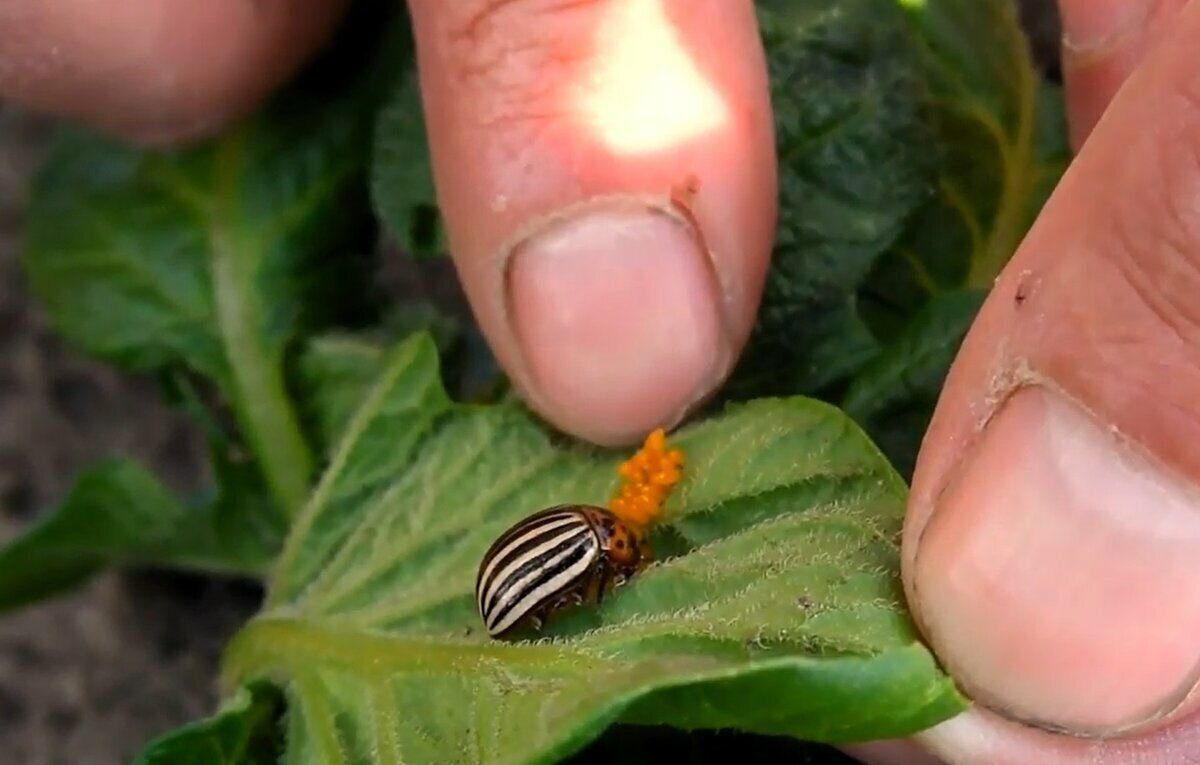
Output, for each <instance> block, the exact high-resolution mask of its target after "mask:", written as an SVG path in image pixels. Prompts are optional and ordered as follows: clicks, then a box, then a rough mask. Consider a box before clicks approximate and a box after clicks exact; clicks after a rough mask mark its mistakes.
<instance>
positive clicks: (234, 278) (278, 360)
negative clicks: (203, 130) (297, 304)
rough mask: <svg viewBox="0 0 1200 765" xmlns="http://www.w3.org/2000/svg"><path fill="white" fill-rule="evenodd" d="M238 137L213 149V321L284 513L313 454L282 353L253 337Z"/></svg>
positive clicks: (255, 320)
mask: <svg viewBox="0 0 1200 765" xmlns="http://www.w3.org/2000/svg"><path fill="white" fill-rule="evenodd" d="M242 143H243V140H242V136H241V134H237V135H234V136H230V137H229V138H227V139H225V140H224V141H223V143H222V145H221V147H220V149H219V151H218V154H217V174H218V190H217V195H216V199H215V200H214V204H213V207H212V209H211V216H212V217H211V225H210V238H211V243H212V252H213V262H212V272H213V292H214V294H215V300H216V312H217V323H218V326H219V328H220V334H221V340H222V344H223V345H224V348H225V354H226V357H227V359H228V362H229V374H230V380H231V387H232V390H230V391H228V394H229V396H230V399H231V403H232V405H233V409H234V413H235V415H236V416H237V419H238V423H239V425H240V426H241V429H242V433H243V435H244V436H245V438H246V440H247V442H248V443H249V446H250V449H251V450H252V451H253V452H254V455H255V457H257V459H258V462H259V464H260V465H261V466H262V471H263V475H264V477H265V478H266V482H267V486H268V488H269V489H270V491H271V495H272V496H273V497H274V498H275V501H276V503H277V504H278V505H279V508H280V509H281V510H282V511H283V513H284V515H285V516H286V517H287V518H292V517H294V516H295V515H296V513H297V512H299V510H300V507H301V506H302V505H303V503H304V501H305V499H306V497H307V496H308V491H309V478H310V476H311V474H312V466H313V458H312V454H311V453H310V451H309V448H308V443H307V442H306V441H305V439H304V435H303V433H302V432H301V429H300V423H299V420H298V418H297V416H296V413H295V411H294V409H293V407H292V402H291V398H290V397H289V396H288V393H287V387H286V385H285V384H284V379H283V354H282V351H281V350H273V349H268V348H264V347H263V344H262V342H261V337H260V331H261V330H260V327H261V326H262V317H261V313H260V307H259V305H258V302H257V299H256V292H255V290H254V289H253V288H252V286H251V285H252V284H253V282H254V279H255V277H256V270H257V267H258V265H259V264H260V262H261V260H262V253H261V252H260V250H261V247H262V245H261V242H258V241H255V240H254V239H253V238H249V237H244V236H242V237H239V236H238V233H239V232H238V230H237V228H236V225H235V219H236V213H235V204H234V203H235V201H236V198H237V178H238V174H239V172H240V169H241V159H242V155H243V149H242Z"/></svg>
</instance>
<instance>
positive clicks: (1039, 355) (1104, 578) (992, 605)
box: [903, 3, 1200, 762]
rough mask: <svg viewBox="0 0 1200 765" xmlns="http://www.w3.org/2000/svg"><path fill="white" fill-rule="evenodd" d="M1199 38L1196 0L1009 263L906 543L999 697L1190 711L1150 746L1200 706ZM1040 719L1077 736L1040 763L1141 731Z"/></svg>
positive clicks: (1107, 715)
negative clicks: (1199, 700) (1089, 738)
mask: <svg viewBox="0 0 1200 765" xmlns="http://www.w3.org/2000/svg"><path fill="white" fill-rule="evenodd" d="M1197 39H1200V4H1198V3H1191V4H1190V5H1188V6H1187V7H1186V8H1185V9H1184V10H1182V11H1181V12H1180V13H1179V14H1178V15H1177V17H1176V19H1175V23H1174V24H1173V25H1172V29H1171V30H1170V32H1169V33H1168V34H1167V35H1166V37H1165V38H1164V39H1163V41H1162V42H1161V43H1160V44H1159V45H1158V46H1156V47H1155V49H1154V50H1153V51H1151V52H1149V53H1148V54H1147V57H1146V59H1145V61H1144V62H1143V64H1142V65H1141V66H1140V67H1139V68H1138V69H1137V71H1136V72H1134V74H1133V75H1131V77H1130V80H1129V83H1128V87H1125V88H1122V89H1121V91H1120V92H1119V93H1118V94H1117V96H1116V97H1115V98H1114V100H1113V104H1112V106H1111V107H1110V109H1109V112H1108V113H1107V114H1106V116H1105V118H1104V120H1103V121H1102V122H1101V123H1100V124H1099V125H1098V126H1097V128H1096V131H1095V133H1094V134H1093V136H1092V137H1091V138H1090V139H1089V140H1088V144H1087V146H1085V147H1084V149H1083V151H1081V152H1080V154H1079V155H1078V157H1077V158H1076V160H1075V162H1074V163H1073V164H1072V166H1071V168H1070V169H1069V170H1068V171H1067V173H1066V175H1065V176H1064V178H1063V180H1062V182H1061V183H1060V185H1059V187H1058V188H1057V189H1056V191H1055V193H1054V195H1053V197H1052V198H1051V200H1050V201H1049V202H1048V204H1047V205H1046V208H1045V209H1044V210H1043V212H1042V215H1041V217H1040V218H1039V220H1038V222H1037V223H1036V224H1035V226H1034V228H1033V230H1032V231H1031V232H1030V234H1029V236H1028V237H1027V238H1026V240H1025V242H1023V244H1022V246H1021V248H1020V250H1019V252H1018V253H1017V255H1016V256H1015V258H1014V259H1013V261H1012V262H1011V263H1010V264H1009V266H1008V268H1007V269H1006V270H1005V272H1004V274H1002V276H1001V278H1000V279H999V280H998V281H997V283H996V285H995V288H994V290H993V292H992V294H991V295H990V297H989V299H988V301H987V303H986V304H985V306H984V308H983V310H982V311H981V313H980V315H979V317H978V319H977V321H976V323H975V325H974V326H973V327H972V330H971V332H970V333H969V335H968V337H967V339H966V341H965V342H964V344H963V346H962V349H961V351H960V354H959V356H958V358H957V360H956V362H955V365H954V368H953V369H952V371H951V374H950V376H949V378H948V380H947V383H946V386H945V388H944V391H943V394H942V398H941V400H940V402H939V404H938V408H937V411H936V413H935V416H934V419H933V421H932V423H931V425H930V428H929V431H928V433H927V435H926V440H925V446H924V448H923V451H922V453H921V456H920V459H919V461H918V466H917V470H916V474H915V476H914V480H913V487H912V493H911V498H910V505H909V514H908V518H907V522H906V527H905V536H904V544H903V563H904V568H903V572H904V577H905V585H906V590H907V594H908V597H909V602H910V604H911V605H912V608H913V611H914V615H915V617H916V619H917V621H918V623H919V625H920V626H921V628H922V631H923V632H924V634H925V635H926V637H927V638H928V639H929V641H930V643H931V645H932V646H933V648H934V650H935V651H936V653H937V655H938V657H939V658H940V659H941V661H942V662H943V663H944V665H945V666H946V667H947V668H948V669H949V670H950V671H951V673H952V674H953V675H954V676H955V678H956V680H957V681H958V682H959V684H960V685H961V686H962V687H963V688H964V689H965V691H966V692H967V693H968V694H969V695H970V696H971V697H973V698H974V699H975V700H976V701H977V702H978V703H979V704H980V705H981V706H982V707H984V708H987V709H991V710H993V711H994V712H995V713H997V714H998V715H1001V716H1004V717H1006V718H1009V719H1014V720H1019V721H1023V722H1026V723H1029V724H1030V725H1032V726H1037V727H1041V728H1044V729H1050V730H1063V731H1067V732H1069V733H1074V734H1086V735H1090V736H1095V737H1101V738H1105V737H1114V736H1118V735H1121V736H1125V737H1136V736H1137V735H1139V734H1140V733H1141V732H1142V731H1144V730H1146V729H1154V728H1156V727H1157V726H1161V725H1168V726H1169V731H1170V732H1169V733H1168V734H1163V735H1165V736H1166V738H1165V739H1163V738H1153V736H1154V735H1156V734H1144V735H1146V736H1150V738H1143V739H1142V740H1141V741H1140V742H1139V743H1137V744H1134V746H1145V747H1150V748H1149V749H1146V750H1145V751H1146V752H1150V753H1156V750H1155V749H1154V748H1153V747H1155V746H1160V747H1161V746H1166V744H1164V743H1163V741H1175V742H1178V741H1181V740H1192V741H1195V740H1196V735H1195V728H1196V726H1197V725H1200V720H1198V719H1197V717H1196V715H1195V714H1194V706H1195V703H1196V699H1197V696H1198V695H1197V694H1195V693H1193V690H1194V688H1195V686H1196V683H1197V672H1198V667H1200V555H1198V554H1197V553H1200V490H1198V484H1200V449H1197V448H1196V444H1197V443H1200V406H1197V402H1198V401H1200V300H1198V299H1197V295H1200V204H1197V200H1198V199H1200V67H1197V66H1196V55H1195V51H1196V47H1195V46H1196V40H1197ZM1148 115H1152V124H1148V119H1147V118H1148ZM972 719H974V718H972ZM969 724H970V723H963V724H962V725H964V726H966V725H969ZM967 729H968V730H970V729H969V728H967ZM951 730H956V729H955V728H953V726H951ZM957 730H959V731H961V730H963V728H962V727H960V728H957ZM1028 735H1029V736H1034V733H1029V734H1028ZM1038 735H1039V736H1041V738H1038V740H1039V741H1053V742H1054V746H1056V747H1058V748H1059V749H1062V750H1063V751H1064V752H1067V753H1068V754H1069V755H1070V757H1069V758H1068V757H1067V755H1063V756H1062V757H1056V758H1051V759H1048V760H1047V759H1041V760H1039V761H1053V762H1073V761H1081V762H1082V761H1085V760H1084V759H1082V758H1084V757H1085V756H1098V754H1097V753H1100V754H1103V753H1106V752H1120V751H1125V752H1129V751H1131V750H1130V749H1128V748H1125V749H1122V748H1121V747H1128V746H1131V745H1130V744H1128V743H1121V744H1116V743H1110V744H1103V745H1101V744H1097V743H1096V742H1081V741H1079V740H1076V739H1068V738H1066V737H1058V738H1055V737H1053V736H1051V735H1050V734H1048V733H1046V734H1038ZM1034 737H1035V738H1037V736H1034ZM1189 737H1190V739H1189ZM1009 738H1011V737H1009V736H1007V735H1006V736H1002V737H1001V739H1000V740H1008V739H1009ZM956 740H957V741H958V742H959V744H960V745H962V746H966V747H970V746H973V744H971V743H970V740H971V737H970V736H965V737H961V738H959V739H956ZM1013 740H1014V741H1015V740H1016V739H1013ZM964 742H965V743H964ZM1064 742H1066V743H1064ZM1155 742H1157V743H1155ZM1059 749H1055V751H1056V752H1057V751H1059ZM959 754H960V755H961V757H960V758H951V760H952V761H968V762H970V761H987V762H1003V761H1007V760H1001V759H992V760H978V759H975V758H973V757H971V756H968V755H970V754H971V752H970V750H969V748H968V749H967V750H966V751H964V752H959ZM1114 757H1115V755H1114ZM1014 761H1023V762H1028V761H1029V760H1014ZM1086 761H1089V762H1091V761H1099V760H1086ZM1113 761H1120V760H1116V759H1114V760H1113ZM1146 761H1155V762H1156V761H1174V760H1169V759H1163V760H1157V759H1154V758H1153V757H1147V759H1146Z"/></svg>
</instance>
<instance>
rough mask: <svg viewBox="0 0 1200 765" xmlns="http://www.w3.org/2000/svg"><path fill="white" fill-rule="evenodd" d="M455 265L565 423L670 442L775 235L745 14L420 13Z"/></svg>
mask: <svg viewBox="0 0 1200 765" xmlns="http://www.w3.org/2000/svg"><path fill="white" fill-rule="evenodd" d="M409 5H410V7H411V9H412V16H413V22H414V31H415V34H416V38H417V51H418V62H419V67H420V74H421V85H422V93H423V98H424V104H425V114H426V121H427V124H428V126H429V131H428V133H429V136H430V144H431V145H430V151H431V154H432V157H433V168H434V175H435V180H436V186H437V190H438V201H439V206H440V208H441V210H442V212H443V214H444V217H445V221H446V227H447V230H448V234H449V240H450V249H451V252H452V253H453V257H454V262H455V266H456V268H457V270H458V273H459V277H460V280H461V282H462V284H463V288H464V290H465V292H466V294H467V297H468V299H469V300H470V303H471V306H472V309H473V311H474V313H475V315H476V318H477V320H478V322H479V325H480V327H481V329H482V330H483V332H484V334H485V335H486V336H487V338H488V341H489V342H490V344H491V347H492V350H493V351H494V352H495V354H496V356H497V358H498V360H499V361H500V363H501V364H502V365H503V366H504V367H505V369H506V371H507V372H508V373H509V375H510V377H511V378H512V380H513V382H514V384H515V385H516V387H517V388H518V389H519V390H520V391H521V393H522V394H523V396H524V397H525V398H526V399H527V401H528V402H529V403H530V404H531V405H532V406H533V407H534V408H535V409H538V410H539V411H540V412H541V414H543V415H544V416H546V417H547V418H548V419H550V420H551V421H552V422H553V424H554V425H556V426H558V427H560V428H562V429H564V430H567V431H569V432H571V433H572V434H574V435H577V436H581V437H583V438H587V439H590V440H592V441H595V442H598V443H602V444H618V443H622V442H626V441H630V440H633V439H636V438H638V437H640V436H641V435H643V434H644V433H646V432H648V431H649V430H651V429H653V428H654V427H658V426H667V427H669V426H671V425H674V424H675V423H676V422H678V421H679V420H680V419H681V418H682V417H683V415H684V414H685V413H686V411H687V410H688V409H689V407H691V406H692V405H694V404H696V403H697V402H698V401H699V400H700V399H702V398H704V397H705V396H707V395H708V394H709V393H710V392H711V391H712V390H713V389H715V388H716V387H717V385H718V384H719V383H720V382H721V381H722V380H723V378H724V377H725V375H726V374H727V373H728V371H729V369H730V367H731V366H732V363H733V360H734V359H735V358H736V356H737V353H738V351H739V350H740V348H741V345H742V344H743V343H744V342H745V339H746V336H747V335H748V334H749V331H750V328H751V325H752V322H753V318H754V313H755V310H756V308H757V303H758V298H759V293H760V291H761V287H762V281H763V278H764V274H765V270H766V266H767V260H768V256H769V253H770V245H771V238H772V235H773V231H774V224H775V202H774V199H775V164H774V162H775V159H774V141H773V126H772V122H771V110H770V103H769V97H768V92H767V76H766V64H765V60H764V55H763V51H762V47H761V42H760V38H759V34H758V29H757V26H756V22H755V16H754V6H753V3H752V2H750V0H736V1H734V2H731V1H730V0H703V1H702V2H698V1H697V0H586V1H585V2H571V3H563V2H540V1H539V2H521V3H514V2H507V1H506V0H462V1H460V2H445V0H410V3H409Z"/></svg>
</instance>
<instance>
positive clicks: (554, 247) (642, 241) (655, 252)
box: [508, 202, 729, 445]
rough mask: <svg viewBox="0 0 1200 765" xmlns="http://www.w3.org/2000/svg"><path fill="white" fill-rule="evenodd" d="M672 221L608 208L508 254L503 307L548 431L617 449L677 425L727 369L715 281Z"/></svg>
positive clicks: (560, 223) (684, 230) (567, 221)
mask: <svg viewBox="0 0 1200 765" xmlns="http://www.w3.org/2000/svg"><path fill="white" fill-rule="evenodd" d="M701 242H702V239H701V237H700V236H698V234H697V232H696V231H695V230H694V229H693V228H692V226H691V225H690V224H689V223H688V222H687V221H685V220H684V219H683V218H682V217H680V216H677V215H675V214H673V213H671V212H668V211H666V210H661V209H657V208H654V207H652V206H649V205H647V204H645V203H642V202H629V203H625V202H612V203H609V202H606V203H603V204H602V205H597V206H592V207H590V208H588V209H585V210H581V211H578V212H577V213H576V214H574V215H572V216H570V217H568V218H564V219H560V220H557V221H554V222H552V223H550V224H548V225H547V226H545V227H544V228H542V229H541V230H540V231H539V232H537V233H536V234H535V235H534V236H532V237H531V238H529V239H527V240H525V241H524V242H523V243H522V244H520V245H518V246H517V247H516V248H515V249H514V250H513V253H512V256H511V259H510V261H509V265H508V309H509V316H510V317H511V321H512V324H513V327H514V330H515V333H516V336H517V338H518V342H519V344H520V347H521V350H522V353H523V356H524V362H525V367H526V368H527V370H528V377H529V383H528V384H530V385H532V387H533V388H534V390H533V391H532V396H533V398H534V399H535V400H536V403H537V405H538V406H539V408H541V409H543V410H546V411H544V413H545V414H547V415H548V416H549V417H550V418H551V419H553V420H554V421H555V423H556V424H557V425H558V426H559V427H562V428H564V429H567V430H570V431H572V432H574V433H575V434H576V435H580V436H582V437H586V438H589V439H591V440H593V441H595V442H597V443H601V444H611V445H616V444H621V443H625V442H628V441H632V440H634V439H637V438H640V437H642V436H644V435H645V433H647V432H649V431H650V430H652V429H653V428H655V427H660V426H662V427H670V426H672V425H674V424H676V423H677V422H678V420H679V419H681V418H682V416H683V415H684V414H685V413H686V411H687V409H688V408H689V407H691V406H692V405H693V404H694V403H696V402H697V400H699V399H701V398H703V396H704V395H706V394H707V393H708V392H709V391H711V390H712V389H713V388H714V387H715V385H716V384H717V383H718V382H719V381H720V379H721V378H722V377H723V376H724V374H725V372H726V371H727V367H728V365H729V349H728V345H727V341H726V338H725V335H724V332H723V328H722V322H721V313H720V298H719V291H718V288H717V281H716V278H715V275H714V273H713V268H712V264H711V261H710V259H709V257H708V254H707V253H706V252H705V250H704V247H703V245H702V243H701Z"/></svg>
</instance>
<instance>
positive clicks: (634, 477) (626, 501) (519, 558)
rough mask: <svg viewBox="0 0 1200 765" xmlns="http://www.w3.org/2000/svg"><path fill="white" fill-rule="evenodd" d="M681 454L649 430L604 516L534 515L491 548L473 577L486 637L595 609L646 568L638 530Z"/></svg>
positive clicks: (592, 511) (555, 510)
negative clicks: (570, 611)
mask: <svg viewBox="0 0 1200 765" xmlns="http://www.w3.org/2000/svg"><path fill="white" fill-rule="evenodd" d="M682 465H683V454H682V452H680V451H678V450H667V449H666V445H665V436H664V434H663V431H661V430H656V431H655V432H653V433H651V434H650V436H649V437H648V438H647V439H646V442H645V444H644V445H643V446H642V448H641V449H640V450H639V451H638V452H637V454H635V455H634V456H633V457H632V458H630V459H629V460H627V461H626V462H624V463H622V464H621V466H620V469H619V470H618V475H619V476H620V477H621V487H620V489H619V491H618V492H617V494H616V495H615V496H614V497H613V498H612V501H611V503H610V506H609V508H608V509H605V508H602V507H596V506H594V505H556V506H555V507H551V508H548V509H546V510H542V511H540V512H537V513H534V514H533V515H530V516H528V517H526V518H524V519H522V520H520V521H518V522H517V523H516V524H515V525H514V526H512V527H511V528H509V529H508V530H507V531H505V532H504V533H503V534H501V535H500V537H499V539H497V540H496V541H495V542H493V543H492V545H491V547H489V548H488V551H487V552H486V553H485V554H484V556H483V560H482V561H481V562H480V564H479V571H478V573H477V574H476V577H475V603H476V606H477V607H478V609H479V615H480V617H482V619H483V623H484V625H485V626H486V628H487V631H488V634H489V635H491V636H492V637H500V636H502V635H504V634H506V633H508V632H509V631H511V630H513V629H514V628H516V627H517V626H519V625H522V624H525V623H529V624H532V626H534V627H535V628H538V627H540V626H541V625H542V623H543V622H544V621H545V619H546V617H547V616H548V615H549V614H550V613H552V612H554V611H557V610H559V609H562V608H566V607H569V606H576V605H581V604H583V603H599V602H600V601H601V600H602V599H603V598H604V595H605V593H606V592H607V591H608V590H609V589H610V588H612V587H614V586H616V585H619V584H621V583H623V582H624V581H626V580H627V579H629V577H631V576H633V575H634V574H635V573H637V572H638V571H639V570H640V569H641V568H643V567H645V566H646V565H647V564H648V563H649V562H650V554H649V548H648V546H647V545H646V542H645V538H644V532H645V528H646V527H647V526H648V525H649V524H650V522H651V521H653V520H654V518H655V517H656V516H657V515H658V513H659V511H660V510H661V508H662V504H663V502H665V501H666V497H667V493H668V492H669V491H670V489H671V488H672V487H673V486H674V485H675V484H676V483H678V482H679V478H680V469H681V467H682Z"/></svg>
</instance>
